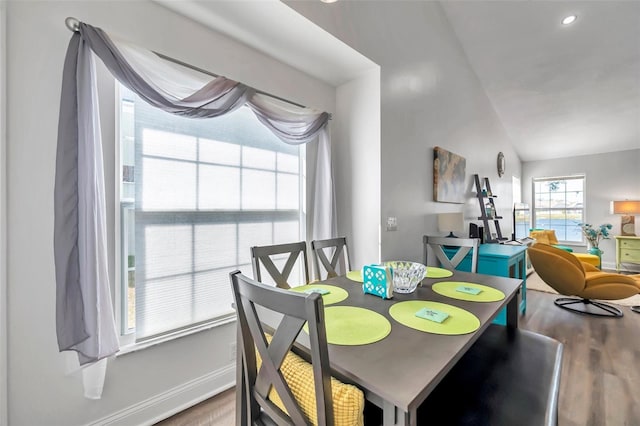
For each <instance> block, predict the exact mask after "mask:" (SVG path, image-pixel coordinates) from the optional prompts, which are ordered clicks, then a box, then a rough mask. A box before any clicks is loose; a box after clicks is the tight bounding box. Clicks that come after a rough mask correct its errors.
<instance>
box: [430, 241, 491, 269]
mask: <svg viewBox="0 0 640 426" xmlns="http://www.w3.org/2000/svg"><path fill="white" fill-rule="evenodd" d="M422 242H423V245H424V264H425V265H427V261H428V257H427V256H428V252H429V248H431V249H432V250H433V253H434V254H435V256H436V258H437V259H438V261H440V264H441V265H442V267H443V268H445V269H451V270H453V269H456V267H457V266H458V265H459V264H460V263H461V262H462V261H463V260H464V258H465V256H467V254H468V253H469V252H471V270H470V272H474V273H475V272H476V271H477V270H478V249H479V247H480V244H479V242H480V240H479V239H478V238H449V237H432V236H428V235H425V236H424V237H423V238H422ZM445 247H447V248H448V247H451V248H457V249H458V250H457V251H456V253H455V254H454V255H453V256H452V257H449V256H447V254H446V252H445V251H444V248H445Z"/></svg>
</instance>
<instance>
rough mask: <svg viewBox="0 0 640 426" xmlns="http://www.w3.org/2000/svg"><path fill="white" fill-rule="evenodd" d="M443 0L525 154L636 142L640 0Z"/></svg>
mask: <svg viewBox="0 0 640 426" xmlns="http://www.w3.org/2000/svg"><path fill="white" fill-rule="evenodd" d="M442 6H443V8H444V10H445V13H446V16H447V18H448V19H449V21H450V23H451V26H452V28H453V30H454V32H455V33H456V35H457V37H458V39H459V40H460V43H461V45H462V48H463V49H464V51H465V52H466V56H467V58H468V60H469V64H470V65H471V67H472V68H473V70H474V71H475V73H476V75H477V76H478V79H479V81H480V83H481V84H482V86H483V87H484V89H485V91H486V93H487V96H488V97H489V99H490V101H491V102H492V104H493V107H494V109H495V110H496V112H497V114H498V116H499V117H500V120H501V121H502V124H503V126H504V127H505V129H506V131H507V133H508V134H509V136H510V138H511V140H512V141H513V144H514V146H515V149H516V151H517V152H518V154H519V156H520V158H521V159H522V160H523V161H531V160H541V159H549V158H558V157H572V156H576V155H586V154H598V153H603V152H612V151H623V150H629V149H639V148H640V2H638V1H539V0H538V1H517V0H513V1H443V2H442ZM568 15H577V19H576V20H575V22H574V23H572V24H570V25H563V24H562V23H561V20H562V19H563V18H564V17H566V16H568Z"/></svg>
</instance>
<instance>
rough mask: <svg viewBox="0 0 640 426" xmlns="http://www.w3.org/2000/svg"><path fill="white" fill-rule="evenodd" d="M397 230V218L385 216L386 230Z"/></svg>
mask: <svg viewBox="0 0 640 426" xmlns="http://www.w3.org/2000/svg"><path fill="white" fill-rule="evenodd" d="M397 230H398V218H397V217H395V216H391V217H388V218H387V231H397Z"/></svg>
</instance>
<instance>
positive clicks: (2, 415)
mask: <svg viewBox="0 0 640 426" xmlns="http://www.w3.org/2000/svg"><path fill="white" fill-rule="evenodd" d="M6 9H7V4H6V2H4V1H3V2H0V426H4V425H6V424H7V245H6V244H7V222H6V218H7V201H6V200H7V191H6V164H7V163H6V114H5V113H6V97H5V91H6V85H5V76H6V61H5V58H6V47H7V46H6V41H7V38H6V30H7V25H6Z"/></svg>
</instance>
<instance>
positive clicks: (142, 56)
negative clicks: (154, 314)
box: [54, 23, 335, 397]
mask: <svg viewBox="0 0 640 426" xmlns="http://www.w3.org/2000/svg"><path fill="white" fill-rule="evenodd" d="M92 52H93V53H94V54H95V55H97V56H98V57H99V58H100V59H101V60H102V61H103V62H104V64H105V65H106V67H107V68H108V69H109V70H110V71H111V73H112V74H113V75H114V76H115V78H117V79H118V80H119V81H120V82H121V83H122V84H124V85H125V86H127V87H128V88H129V89H131V90H132V91H134V92H135V93H136V94H138V95H139V96H141V97H142V98H143V99H145V100H146V101H147V102H148V103H150V104H151V105H153V106H155V107H157V108H160V109H162V110H164V111H167V112H170V113H173V114H179V115H183V116H188V117H193V118H208V117H216V116H219V115H222V114H226V113H229V112H231V111H234V110H235V109H237V108H239V107H241V106H243V105H247V106H249V107H250V108H251V110H252V111H253V112H254V113H255V114H256V116H257V117H258V119H259V120H260V121H261V122H262V123H263V124H264V125H265V126H267V127H268V128H269V129H270V130H271V131H272V132H274V134H276V135H277V136H278V137H279V138H280V139H282V140H283V141H284V142H286V143H289V144H302V143H308V142H312V141H316V140H317V141H318V143H319V147H318V161H317V165H316V194H315V202H314V210H315V213H314V225H313V238H329V237H332V236H334V235H335V206H334V195H333V182H332V178H331V175H332V174H331V160H330V159H331V151H330V139H329V132H328V126H327V124H328V119H329V115H328V114H327V113H326V112H318V111H313V110H311V109H308V108H298V107H294V106H291V105H289V104H285V103H284V102H280V101H277V100H275V99H273V98H271V97H268V96H265V95H261V94H258V93H256V91H255V90H254V89H252V88H251V87H248V86H246V85H243V84H241V83H238V82H235V81H232V80H229V79H227V78H225V77H217V78H214V79H212V78H210V77H208V76H203V75H201V74H198V75H196V74H194V73H193V71H190V70H187V69H181V68H184V67H179V68H178V67H176V66H174V65H169V64H168V63H167V61H164V60H163V59H161V58H159V57H158V56H156V55H155V54H153V53H152V52H150V51H148V50H145V49H141V48H140V47H138V46H134V45H131V44H128V43H127V42H126V41H121V40H118V39H116V38H115V37H112V36H109V35H107V34H106V33H105V32H104V31H102V30H101V29H99V28H96V27H92V26H90V25H87V24H84V23H81V24H80V25H79V29H78V31H77V32H75V33H74V34H73V36H72V38H71V41H70V43H69V47H68V50H67V55H66V59H65V64H64V71H63V82H62V95H61V102H60V118H59V125H58V147H57V158H56V180H55V193H54V208H55V223H54V226H55V228H54V255H55V266H56V289H57V292H56V298H57V300H56V330H57V337H58V346H59V349H60V351H67V350H74V351H76V352H77V353H78V358H79V362H80V364H81V365H88V364H91V363H94V362H96V361H98V360H101V359H104V358H106V357H109V356H111V355H113V354H115V353H116V352H117V351H118V350H119V346H118V335H117V332H116V327H115V323H114V316H113V307H112V303H111V298H110V291H109V279H108V273H107V251H106V241H107V239H106V235H107V233H106V219H105V218H106V213H105V191H104V176H103V169H102V167H103V166H102V164H103V163H102V142H101V138H100V122H99V111H98V105H97V93H96V81H95V70H94V59H93V55H92ZM98 397H99V396H98Z"/></svg>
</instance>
